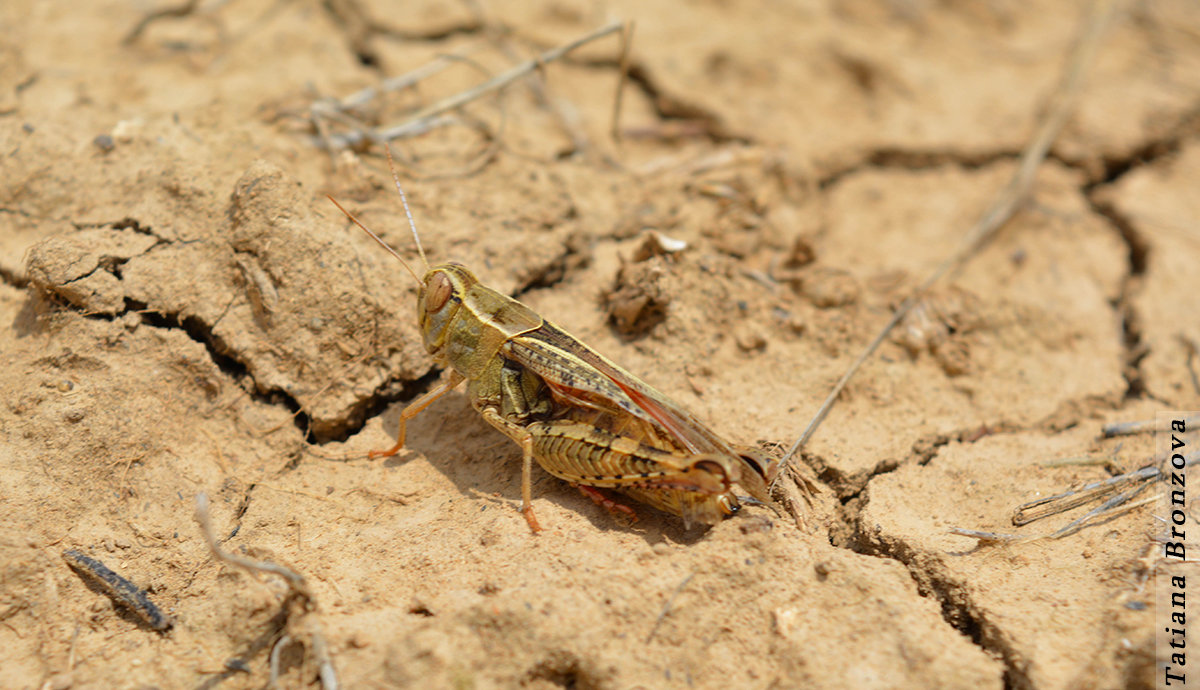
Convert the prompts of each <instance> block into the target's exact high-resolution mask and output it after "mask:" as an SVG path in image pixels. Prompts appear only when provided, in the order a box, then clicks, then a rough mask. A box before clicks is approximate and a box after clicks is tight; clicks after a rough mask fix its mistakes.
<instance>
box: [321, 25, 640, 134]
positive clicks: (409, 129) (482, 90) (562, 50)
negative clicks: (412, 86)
mask: <svg viewBox="0 0 1200 690" xmlns="http://www.w3.org/2000/svg"><path fill="white" fill-rule="evenodd" d="M623 27H624V25H623V24H621V23H620V22H613V23H611V24H607V25H605V26H603V27H601V28H599V29H596V30H595V31H593V32H591V33H589V34H587V35H586V36H582V37H580V38H577V39H575V40H574V41H571V42H570V43H566V44H564V45H561V46H559V47H557V48H554V49H551V50H548V51H546V52H544V53H542V54H541V55H538V56H537V57H535V58H533V59H532V60H527V61H525V62H523V63H521V64H519V65H517V66H516V67H513V68H512V69H510V70H508V71H506V72H503V73H501V74H498V75H496V76H495V77H492V78H491V79H489V80H487V81H485V82H483V83H482V84H480V85H478V86H476V87H474V88H472V89H467V90H466V91H462V92H460V93H457V94H454V95H453V96H449V97H447V98H444V99H442V100H440V101H438V102H437V103H432V104H430V105H428V106H426V107H424V108H422V109H420V110H418V111H417V112H415V113H413V114H412V115H410V116H409V117H408V118H407V119H406V120H405V121H404V122H401V123H400V124H398V125H394V126H392V127H389V128H387V129H383V130H375V129H369V130H362V129H359V130H357V131H353V132H345V133H342V134H331V135H328V136H327V137H318V138H317V139H316V140H315V143H316V144H317V145H318V146H325V147H327V148H329V147H336V148H345V147H349V146H355V145H357V144H360V143H362V142H363V141H368V140H369V141H375V142H380V143H384V142H388V141H391V140H393V139H399V138H401V137H408V136H413V135H414V134H416V133H420V132H423V131H426V130H427V129H428V128H429V127H430V124H431V123H432V122H434V121H435V120H436V119H437V118H438V117H439V116H441V115H442V114H443V113H446V112H448V111H451V110H454V109H455V108H460V107H462V106H464V105H466V104H468V103H470V102H471V101H474V100H478V99H479V98H481V97H483V96H486V95H488V94H490V93H493V92H495V91H499V90H501V89H503V88H505V87H506V86H508V85H509V84H511V83H512V82H514V81H516V80H517V79H520V78H521V77H524V76H525V75H527V74H529V73H531V72H533V71H535V70H537V69H540V68H541V67H542V66H543V65H546V64H547V63H550V62H553V61H555V60H558V59H560V58H562V57H563V56H565V55H567V54H568V53H570V52H572V51H573V50H575V49H576V48H579V47H580V46H583V45H585V44H587V43H590V42H592V41H595V40H597V39H600V38H603V37H605V36H607V35H609V34H612V33H616V32H618V31H620V30H621V29H622V28H623Z"/></svg>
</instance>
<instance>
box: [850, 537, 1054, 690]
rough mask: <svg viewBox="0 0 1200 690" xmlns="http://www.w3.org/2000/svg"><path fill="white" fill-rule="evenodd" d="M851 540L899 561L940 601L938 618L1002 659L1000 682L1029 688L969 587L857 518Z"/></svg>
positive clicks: (1015, 656)
mask: <svg viewBox="0 0 1200 690" xmlns="http://www.w3.org/2000/svg"><path fill="white" fill-rule="evenodd" d="M855 527H856V531H855V534H854V541H853V542H852V544H850V545H849V546H848V547H849V548H851V549H852V550H853V551H855V552H857V553H861V554H864V555H868V556H876V557H881V558H890V559H892V560H895V561H899V562H900V563H901V564H903V565H904V567H906V568H907V569H908V572H909V575H910V576H911V577H912V579H913V582H914V583H916V585H917V591H919V592H920V593H921V596H925V597H932V598H933V599H934V600H935V601H937V602H938V603H939V604H940V605H941V609H942V618H943V619H944V620H945V621H946V623H947V624H949V625H950V626H951V627H953V628H954V629H955V630H958V631H959V632H961V633H962V634H963V635H966V636H967V637H968V638H969V639H970V640H971V642H972V643H974V644H975V645H977V646H978V647H980V648H982V649H983V650H984V651H986V652H988V653H989V654H991V655H993V656H995V657H997V658H999V659H1001V660H1002V661H1003V663H1004V668H1005V670H1004V686H1005V687H1006V688H1015V689H1018V690H1027V689H1032V688H1033V687H1034V686H1033V681H1032V679H1031V678H1030V677H1029V673H1028V671H1027V669H1026V668H1025V663H1024V662H1023V661H1022V658H1021V655H1020V654H1019V653H1018V651H1017V650H1015V649H1014V648H1013V646H1012V644H1011V642H1010V641H1009V640H1008V639H1007V637H1006V635H1005V634H1004V632H1003V631H1002V630H1001V629H999V628H997V627H996V626H994V625H992V624H991V623H989V622H988V620H987V617H986V616H984V615H983V614H982V613H981V612H979V611H978V610H977V608H976V606H975V604H974V603H973V602H972V601H971V596H970V592H969V587H968V586H967V584H966V583H961V582H957V581H955V580H953V579H952V578H948V577H939V576H937V575H936V574H935V572H934V571H935V569H936V564H935V563H931V562H927V561H928V560H930V558H931V557H930V556H928V555H925V554H922V553H920V552H919V551H917V550H915V549H913V548H912V547H911V546H909V545H908V544H907V543H905V542H904V541H902V540H899V539H893V538H890V537H886V536H884V535H882V534H877V533H872V532H870V531H868V530H867V529H865V528H864V526H863V525H862V524H861V522H859V523H858V524H856V526H855Z"/></svg>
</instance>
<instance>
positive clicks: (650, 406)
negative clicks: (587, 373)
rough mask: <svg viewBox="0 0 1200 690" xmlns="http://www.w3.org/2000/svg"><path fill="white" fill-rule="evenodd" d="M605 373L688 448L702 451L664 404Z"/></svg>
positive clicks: (696, 451)
mask: <svg viewBox="0 0 1200 690" xmlns="http://www.w3.org/2000/svg"><path fill="white" fill-rule="evenodd" d="M604 374H605V375H606V376H608V378H609V379H611V380H612V382H613V383H615V384H617V386H619V387H620V388H621V390H623V391H625V394H626V395H628V396H629V398H630V399H631V400H633V401H634V402H635V403H637V404H638V407H640V408H642V409H643V410H645V411H646V412H647V413H649V415H650V416H651V417H654V420H655V421H656V422H658V423H659V424H662V425H663V428H664V429H666V430H667V431H669V432H671V435H672V436H674V437H675V438H676V439H677V440H679V441H681V442H683V443H684V444H685V445H687V447H688V450H690V451H692V452H693V453H699V452H700V449H699V448H698V447H696V444H695V443H693V442H692V439H691V437H690V435H689V434H688V433H687V431H686V430H685V429H684V428H683V427H681V426H679V424H678V421H679V420H678V419H676V418H675V415H673V414H671V412H670V411H669V410H664V409H663V408H662V406H661V405H659V404H658V403H657V402H655V401H654V400H653V399H651V398H648V397H646V395H645V394H643V393H642V392H641V391H639V390H637V389H636V388H633V387H631V386H627V385H625V383H624V382H623V381H621V380H620V379H617V378H614V377H613V376H612V374H610V373H609V372H607V371H606V372H604Z"/></svg>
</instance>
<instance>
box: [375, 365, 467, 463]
mask: <svg viewBox="0 0 1200 690" xmlns="http://www.w3.org/2000/svg"><path fill="white" fill-rule="evenodd" d="M462 382H463V376H462V375H461V374H459V373H458V372H457V371H454V370H453V369H451V370H450V376H449V377H447V378H446V380H445V382H443V383H441V384H440V385H438V386H437V387H436V388H434V389H433V390H431V391H429V392H428V393H426V394H425V395H422V396H421V397H419V398H417V399H416V400H414V401H412V402H410V403H409V404H408V407H406V408H404V410H403V411H402V412H401V413H400V428H399V429H397V431H396V445H394V446H392V447H391V448H388V449H387V450H373V451H370V452H368V453H367V458H369V459H371V460H374V459H375V458H390V457H392V456H393V455H395V454H396V453H399V452H400V450H401V449H402V448H404V441H405V439H406V437H407V434H408V420H410V419H412V418H413V417H416V416H417V415H418V414H420V413H421V411H422V410H424V409H425V408H426V407H429V406H430V405H432V404H433V401H435V400H437V399H438V398H440V397H442V396H443V395H445V394H446V393H449V392H450V391H451V390H452V389H453V388H454V387H455V386H457V385H458V384H460V383H462Z"/></svg>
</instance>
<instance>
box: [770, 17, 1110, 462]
mask: <svg viewBox="0 0 1200 690" xmlns="http://www.w3.org/2000/svg"><path fill="white" fill-rule="evenodd" d="M1112 6H1113V1H1112V0H1097V2H1096V3H1095V4H1094V5H1093V6H1092V9H1091V12H1090V13H1089V15H1088V18H1087V21H1086V23H1085V25H1084V28H1083V31H1082V36H1081V39H1080V40H1079V41H1078V43H1077V44H1076V48H1075V51H1074V54H1073V55H1072V57H1071V60H1070V61H1069V63H1068V65H1067V69H1066V71H1065V72H1064V77H1063V79H1062V81H1061V83H1060V85H1059V86H1058V87H1057V88H1056V89H1055V90H1054V92H1053V96H1052V97H1051V102H1050V106H1049V107H1048V108H1047V109H1046V114H1045V117H1044V118H1043V119H1042V121H1041V123H1040V124H1039V126H1038V128H1037V132H1036V134H1035V136H1034V137H1033V140H1032V141H1030V143H1029V145H1028V146H1027V147H1026V148H1025V150H1024V152H1023V153H1022V154H1021V163H1020V165H1019V166H1018V167H1017V171H1016V172H1015V173H1014V174H1013V176H1012V179H1010V180H1009V183H1008V185H1007V186H1005V188H1004V189H1003V190H1002V191H1001V192H1000V194H999V195H998V196H997V197H996V200H995V201H994V202H993V203H992V205H991V206H990V207H989V208H988V209H987V211H985V212H984V214H983V216H982V217H981V218H980V219H979V220H978V221H977V222H976V223H975V225H974V226H973V227H972V228H971V229H970V230H968V231H967V233H966V234H965V235H964V237H963V241H962V244H961V245H960V246H959V248H958V249H957V250H956V251H955V252H954V253H953V254H951V255H950V256H949V257H948V258H947V259H946V260H945V261H943V262H942V263H941V264H940V265H939V266H938V267H937V268H936V269H934V271H933V272H932V273H931V274H930V275H929V276H928V277H927V278H926V279H925V280H924V281H922V282H921V284H920V285H918V286H917V287H916V288H915V289H914V290H913V292H912V294H910V295H909V296H908V297H907V298H906V299H905V300H904V301H903V302H902V303H901V304H900V306H899V307H898V308H897V309H896V312H895V313H894V314H892V318H891V319H890V320H889V321H888V323H887V325H885V326H884V327H883V329H882V330H881V331H880V332H879V334H878V335H877V336H875V339H874V340H872V341H871V343H870V344H869V345H867V347H866V348H865V349H864V350H863V351H862V354H860V355H859V356H858V358H857V359H856V360H855V361H854V363H853V364H851V365H850V368H849V369H847V370H846V373H844V374H843V375H842V377H841V378H840V379H838V382H837V383H836V384H835V385H834V387H833V390H831V391H830V392H829V395H828V396H827V397H826V398H825V401H824V402H823V403H821V407H820V409H818V410H817V413H816V415H814V416H813V418H812V421H810V422H809V423H808V426H807V427H806V428H805V429H804V433H802V434H801V435H800V438H798V439H797V440H796V442H795V443H794V444H792V447H791V448H790V449H788V452H787V454H786V455H784V457H783V460H782V461H781V468H780V469H781V471H780V473H779V475H778V476H783V472H782V466H786V465H787V463H788V462H790V461H791V459H792V458H793V457H794V456H795V455H796V453H798V452H799V451H800V448H802V447H803V446H804V444H805V443H807V442H808V440H809V439H810V438H811V437H812V435H813V433H814V432H816V430H817V427H819V426H820V425H821V422H822V421H824V420H825V417H826V415H828V414H829V410H830V409H831V408H832V407H833V404H834V402H836V401H837V397H838V395H840V394H841V392H842V390H843V389H844V388H845V387H846V384H847V383H849V381H850V379H851V377H853V376H854V374H855V373H856V372H857V371H858V369H859V368H860V367H861V366H862V365H863V364H864V363H865V362H866V361H867V359H869V358H870V357H871V355H873V354H874V353H875V350H876V349H878V348H879V345H880V344H882V343H883V341H884V339H885V338H887V336H888V333H890V332H891V330H892V329H893V328H894V327H895V326H896V324H898V323H899V322H900V321H901V320H902V319H903V318H904V317H905V315H906V314H908V312H909V310H911V309H912V308H913V306H914V305H916V304H917V303H918V302H919V301H920V300H921V298H922V297H923V296H924V295H925V293H926V292H928V291H929V288H930V287H932V286H933V284H934V283H936V282H937V281H938V280H940V279H941V278H942V277H943V276H945V275H946V274H947V273H949V272H950V271H952V270H957V269H960V268H961V267H962V266H963V265H964V264H966V262H967V261H968V260H970V259H971V258H972V257H973V256H974V255H975V253H976V252H978V251H979V249H980V248H981V247H982V246H983V245H984V244H985V243H986V242H987V241H988V240H990V239H991V238H992V237H993V236H994V235H995V233H996V231H998V230H999V229H1000V228H1001V227H1003V226H1004V224H1005V223H1007V222H1008V220H1009V219H1011V218H1012V217H1013V215H1014V214H1015V213H1016V211H1017V210H1018V209H1019V208H1020V207H1021V205H1022V204H1023V203H1024V202H1025V201H1026V199H1027V198H1028V197H1029V191H1030V187H1031V186H1032V185H1033V178H1034V174H1035V173H1036V172H1037V169H1038V166H1039V165H1041V163H1042V161H1043V160H1045V158H1046V154H1047V153H1048V152H1049V150H1050V146H1051V144H1052V143H1053V142H1054V140H1055V138H1056V137H1057V136H1058V134H1059V132H1060V131H1061V130H1062V127H1063V125H1064V124H1066V122H1067V119H1068V118H1069V117H1070V115H1071V112H1072V110H1073V106H1074V103H1075V100H1076V98H1077V97H1078V95H1079V91H1080V88H1081V86H1082V84H1083V77H1084V74H1085V72H1086V71H1087V66H1088V65H1089V63H1091V61H1092V57H1093V55H1094V54H1095V52H1096V49H1097V48H1098V46H1099V44H1100V38H1101V36H1102V34H1103V29H1104V27H1105V25H1106V24H1107V23H1108V19H1109V17H1110V16H1111V14H1112Z"/></svg>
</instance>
